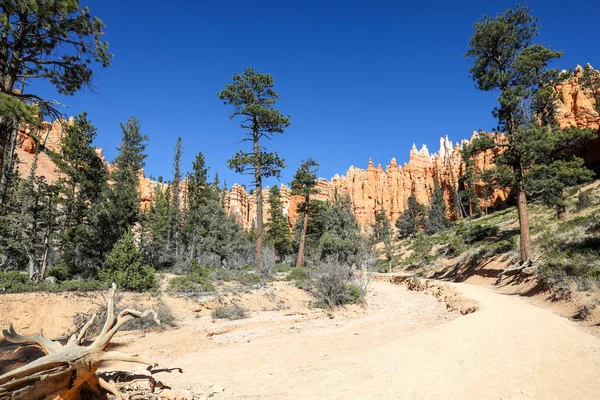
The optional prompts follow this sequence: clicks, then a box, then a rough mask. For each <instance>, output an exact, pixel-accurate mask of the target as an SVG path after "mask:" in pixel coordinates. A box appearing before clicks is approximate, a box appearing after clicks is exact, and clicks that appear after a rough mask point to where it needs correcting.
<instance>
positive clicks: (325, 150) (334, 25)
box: [30, 0, 600, 186]
mask: <svg viewBox="0 0 600 400" xmlns="http://www.w3.org/2000/svg"><path fill="white" fill-rule="evenodd" d="M81 3H82V4H84V5H88V6H89V8H90V10H91V12H92V14H93V15H97V16H99V17H100V18H101V19H102V20H103V21H104V22H105V23H106V25H107V27H106V30H105V32H106V35H105V37H106V40H108V41H109V43H110V50H111V52H112V53H114V55H115V56H114V59H113V63H112V66H111V67H109V68H106V69H102V68H100V67H97V68H96V69H95V71H96V80H95V93H90V92H89V91H84V92H80V93H77V94H76V95H75V96H72V97H71V96H70V97H61V96H59V95H58V94H57V93H56V92H55V91H53V90H51V88H49V86H48V85H46V84H37V85H34V86H33V87H32V88H30V90H31V91H38V92H40V93H43V94H44V95H45V96H47V97H52V98H55V99H58V100H59V101H61V102H62V103H64V104H66V105H68V107H69V108H68V109H66V110H65V112H66V113H67V114H69V115H74V114H77V113H79V112H80V111H82V110H87V111H88V114H89V117H90V118H91V120H92V122H93V123H94V124H95V125H96V126H97V127H98V131H99V134H98V139H97V141H96V145H98V146H100V147H103V148H104V150H105V154H106V156H107V158H108V159H109V160H112V159H113V158H114V156H115V155H116V146H117V145H118V142H119V139H120V135H121V132H120V128H119V122H120V121H125V120H126V119H127V118H128V116H130V115H135V116H137V117H138V118H139V119H140V121H141V125H142V129H143V131H144V132H145V133H146V134H147V135H148V136H149V138H150V142H149V145H148V148H147V152H148V158H147V159H146V174H147V175H153V176H155V177H157V176H159V175H162V176H164V177H165V178H166V179H170V176H171V170H172V166H171V164H172V153H173V146H174V145H175V141H176V138H177V136H181V137H182V139H183V145H184V157H183V160H184V168H185V169H186V170H188V169H189V168H190V167H191V163H192V160H193V158H194V156H195V154H196V153H197V152H198V151H202V152H203V153H204V155H205V157H206V159H207V163H208V165H209V166H210V167H211V172H210V173H211V175H212V174H213V173H214V172H215V171H216V170H218V171H219V175H220V177H221V180H223V179H225V180H226V181H227V184H228V185H229V186H231V185H232V184H233V183H234V182H239V183H248V182H249V181H250V178H249V177H247V176H240V175H237V174H235V173H234V172H233V171H230V170H228V169H227V167H226V165H227V163H226V161H227V159H228V158H230V157H231V156H232V155H233V154H234V153H235V152H236V151H237V150H238V149H239V147H240V145H239V144H238V141H239V140H240V138H241V135H242V132H241V131H240V130H239V128H238V127H237V123H236V122H233V121H230V120H228V119H227V116H228V113H229V112H230V108H229V107H228V106H225V105H223V103H222V102H221V101H219V100H218V98H217V96H216V93H217V92H218V91H220V90H221V89H222V88H223V85H224V84H226V83H228V82H230V80H231V79H230V77H231V75H232V74H233V73H234V72H237V71H242V70H243V68H244V66H252V67H254V68H255V69H258V70H259V71H261V72H269V73H271V74H272V75H273V76H274V78H275V84H276V89H277V90H278V91H279V93H280V95H281V98H280V101H279V103H278V106H279V108H280V109H281V111H282V112H283V113H284V114H289V115H291V121H292V125H291V126H290V128H289V129H288V130H287V131H286V132H285V134H283V135H278V136H276V137H274V139H273V140H272V142H271V143H268V144H267V146H268V147H269V148H270V149H272V150H276V151H278V152H279V154H280V156H282V157H283V158H285V160H286V163H287V165H288V167H287V168H286V169H285V171H284V172H283V174H282V182H285V183H287V182H289V181H290V180H291V177H292V175H293V173H294V172H295V170H296V168H297V167H298V165H299V163H300V160H301V159H303V158H306V157H313V158H315V159H316V160H317V161H318V162H319V163H320V164H321V168H320V171H319V175H320V176H322V177H325V178H330V177H331V176H333V175H334V174H336V173H339V174H344V173H345V172H346V170H347V169H348V167H349V166H350V165H355V166H357V167H362V168H365V167H366V166H367V162H368V160H369V158H372V159H373V161H374V162H375V164H377V163H381V164H382V165H383V166H384V167H385V166H386V165H387V164H388V163H389V160H390V159H391V158H392V157H396V158H397V159H398V162H399V163H402V162H405V161H407V159H408V153H409V150H410V148H411V146H412V144H413V142H416V143H417V146H418V147H420V146H421V144H423V143H424V144H426V145H427V146H428V147H429V149H430V151H437V149H438V140H439V137H440V136H442V135H448V136H449V137H450V139H451V140H453V141H457V140H460V139H463V138H467V137H469V136H470V135H471V133H472V132H473V130H477V129H480V128H481V129H492V128H493V127H494V126H495V121H494V120H493V118H492V116H491V110H492V108H493V107H494V104H495V95H491V94H489V93H483V92H479V91H477V90H476V89H475V87H474V83H473V82H472V81H471V80H470V79H469V77H468V70H469V62H468V60H467V59H465V58H463V57H461V55H462V54H463V53H464V52H465V49H466V45H467V43H468V40H469V38H470V35H471V33H472V24H473V23H474V22H475V21H476V20H478V19H479V18H480V17H481V16H482V15H483V14H485V13H488V14H497V13H499V12H501V11H502V10H504V9H506V8H509V7H512V6H514V4H515V2H514V1H481V0H477V1H462V2H461V1H456V2H449V1H417V2H409V4H407V5H403V4H401V3H407V2H400V1H381V0H371V1H354V0H345V1H327V0H320V1H313V0H305V1H281V0H265V1H253V0H246V1H237V0H236V1H234V0H204V1H202V0H199V1H182V0H179V1H177V0H174V1H153V0H127V1H123V0H87V1H85V0H84V1H81ZM528 4H529V5H530V6H531V7H532V8H533V12H534V14H535V15H537V16H539V17H540V22H541V24H542V29H541V32H540V37H539V40H540V41H542V42H544V43H547V44H549V45H551V46H552V47H553V48H555V49H560V50H563V51H564V52H565V56H564V58H563V59H562V60H561V61H560V62H559V63H558V66H559V67H561V68H563V67H564V68H570V67H575V65H576V64H578V63H579V64H584V63H586V62H590V63H592V65H595V66H600V51H599V47H598V21H599V20H600V2H598V1H597V0H595V1H594V0H583V1H578V2H571V3H565V2H558V1H553V0H536V1H529V2H528ZM274 182H275V181H274V180H269V181H268V182H267V183H268V184H273V183H274Z"/></svg>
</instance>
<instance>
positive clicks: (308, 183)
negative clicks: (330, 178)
mask: <svg viewBox="0 0 600 400" xmlns="http://www.w3.org/2000/svg"><path fill="white" fill-rule="evenodd" d="M318 166H319V164H318V163H317V162H316V161H315V160H313V159H312V158H308V159H306V160H303V161H302V163H301V164H300V167H299V168H298V170H297V171H296V174H295V175H294V179H293V180H292V182H291V184H290V185H291V186H292V193H293V194H295V195H298V196H302V197H304V201H303V202H302V203H300V204H299V205H298V213H299V214H300V215H303V220H304V222H303V225H302V231H301V233H300V246H299V248H298V259H297V260H296V268H300V267H302V263H303V260H304V248H305V245H306V231H307V228H308V219H309V214H310V212H311V209H310V197H311V196H312V195H313V194H315V193H316V189H315V186H316V185H317V173H316V172H317V167H318Z"/></svg>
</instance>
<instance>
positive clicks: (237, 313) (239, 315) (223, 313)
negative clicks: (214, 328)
mask: <svg viewBox="0 0 600 400" xmlns="http://www.w3.org/2000/svg"><path fill="white" fill-rule="evenodd" d="M212 316H213V318H215V319H216V318H226V319H232V320H233V319H243V318H248V314H247V312H246V309H244V308H243V307H240V306H239V305H237V304H234V305H233V306H231V307H226V306H219V307H217V308H215V309H214V310H213V312H212Z"/></svg>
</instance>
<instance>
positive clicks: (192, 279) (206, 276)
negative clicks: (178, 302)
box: [167, 261, 215, 294]
mask: <svg viewBox="0 0 600 400" xmlns="http://www.w3.org/2000/svg"><path fill="white" fill-rule="evenodd" d="M188 270H189V271H190V272H189V273H188V274H187V275H185V276H178V277H175V278H172V279H171V280H169V286H168V288H167V290H168V291H169V292H171V293H185V294H197V293H204V292H214V290H215V287H214V286H213V284H212V282H211V276H212V273H213V272H214V268H213V267H203V266H201V265H200V264H198V262H196V261H192V262H191V263H190V264H189V265H188Z"/></svg>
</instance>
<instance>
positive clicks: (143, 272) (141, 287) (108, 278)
mask: <svg viewBox="0 0 600 400" xmlns="http://www.w3.org/2000/svg"><path fill="white" fill-rule="evenodd" d="M143 264H144V261H143V257H142V252H141V251H140V249H139V248H138V246H137V245H136V244H135V241H134V237H133V233H132V232H131V231H127V232H125V234H124V235H123V237H122V238H121V239H119V241H117V243H115V245H114V247H113V248H112V249H111V251H110V253H108V255H107V257H106V265H105V268H104V269H102V270H101V271H100V273H99V278H100V279H102V280H103V281H105V282H107V283H113V282H114V283H116V284H117V285H118V286H119V287H120V288H122V289H124V290H131V291H135V292H143V291H145V290H148V289H152V288H155V287H156V286H157V282H156V275H155V272H154V270H153V269H152V268H148V267H144V265H143Z"/></svg>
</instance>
